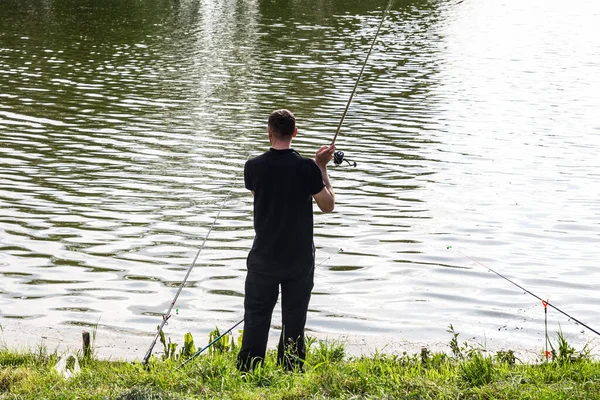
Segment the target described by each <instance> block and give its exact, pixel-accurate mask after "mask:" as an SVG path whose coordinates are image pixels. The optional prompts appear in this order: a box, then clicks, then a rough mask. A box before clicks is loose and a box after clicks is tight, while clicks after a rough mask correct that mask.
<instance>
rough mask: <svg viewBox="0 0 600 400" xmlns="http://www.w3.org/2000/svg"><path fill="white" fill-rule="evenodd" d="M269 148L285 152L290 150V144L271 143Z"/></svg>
mask: <svg viewBox="0 0 600 400" xmlns="http://www.w3.org/2000/svg"><path fill="white" fill-rule="evenodd" d="M271 148H273V149H275V150H287V149H291V148H292V142H274V143H271Z"/></svg>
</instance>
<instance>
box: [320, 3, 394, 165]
mask: <svg viewBox="0 0 600 400" xmlns="http://www.w3.org/2000/svg"><path fill="white" fill-rule="evenodd" d="M393 4H394V0H390V1H389V3H388V5H387V7H386V9H385V11H384V12H383V16H382V17H381V22H379V26H378V27H377V31H376V32H375V36H374V37H373V41H372V42H371V47H370V48H369V51H368V52H367V56H366V57H365V61H364V62H363V65H362V68H361V69H360V72H359V74H358V78H357V79H356V83H355V84H354V88H353V89H352V93H350V98H349V99H348V102H347V103H346V108H345V109H344V113H343V114H342V118H341V119H340V122H339V124H338V127H337V129H336V131H335V135H333V139H332V140H331V144H330V146H333V145H334V144H335V141H336V139H337V137H338V135H339V134H340V130H341V129H342V124H343V123H344V119H345V118H346V114H347V113H348V109H349V108H350V103H352V99H353V98H354V95H355V94H356V89H357V88H358V84H359V83H360V78H361V77H362V74H363V72H364V70H365V67H366V66H367V61H369V56H370V55H371V52H372V51H373V47H375V42H376V41H377V36H379V31H380V30H381V27H382V26H383V21H385V17H386V16H387V14H388V12H389V11H390V9H391V8H392V5H393ZM344 161H345V162H347V163H348V165H352V166H353V167H356V162H354V161H351V160H349V159H347V158H345V157H344V152H343V151H341V150H338V151H336V152H335V153H334V154H333V163H334V164H335V165H336V166H338V165H340V164H342V163H343V162H344Z"/></svg>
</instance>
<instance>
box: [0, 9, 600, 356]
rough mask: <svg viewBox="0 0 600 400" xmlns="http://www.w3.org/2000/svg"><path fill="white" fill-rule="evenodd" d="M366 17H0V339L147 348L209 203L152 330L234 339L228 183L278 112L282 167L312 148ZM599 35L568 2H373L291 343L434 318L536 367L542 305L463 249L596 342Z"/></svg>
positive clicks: (279, 12) (347, 87)
mask: <svg viewBox="0 0 600 400" xmlns="http://www.w3.org/2000/svg"><path fill="white" fill-rule="evenodd" d="M385 6H386V3H385V2H383V1H369V2H365V1H359V0H351V1H341V0H318V1H308V0H290V1H283V0H272V1H264V2H259V1H257V0H222V1H201V0H180V1H175V0H172V1H167V0H163V1H160V0H156V1H141V0H138V1H127V2H124V1H120V0H109V1H102V2H98V1H93V0H83V1H82V0H45V1H33V0H26V1H22V0H18V1H17V0H4V1H2V2H1V3H0V13H1V14H2V18H1V20H0V209H1V211H0V274H1V278H0V282H1V283H0V325H2V326H3V327H4V328H5V329H7V328H8V329H10V326H11V324H13V323H17V322H18V323H19V324H25V325H24V326H26V327H27V326H29V327H31V329H40V328H43V327H50V326H72V325H74V326H90V325H95V324H97V323H98V324H99V327H100V329H101V330H106V331H111V332H119V333H122V334H125V335H146V336H148V338H149V335H151V334H152V333H153V332H154V331H155V328H156V326H157V325H158V324H159V323H160V321H161V315H162V314H163V313H164V312H166V310H167V308H168V306H169V304H170V302H171V300H172V298H173V296H174V295H175V292H176V288H177V287H178V285H179V284H180V282H181V280H182V279H183V277H184V275H185V272H186V270H187V269H188V268H189V266H190V264H191V262H192V260H193V258H194V256H195V254H196V252H197V251H198V248H199V246H200V245H201V243H202V241H203V239H204V237H205V236H206V234H207V232H208V230H209V227H210V225H211V224H212V222H213V220H214V218H215V216H216V215H217V212H218V210H219V208H220V207H221V204H222V203H223V201H224V199H225V197H226V196H227V194H228V193H229V191H230V190H231V189H232V190H233V191H232V195H231V198H230V199H229V200H228V201H227V202H226V203H225V205H224V208H223V211H222V213H221V215H220V217H219V218H218V220H217V222H216V225H215V228H214V230H213V231H212V233H211V234H210V237H209V239H208V241H207V242H206V247H205V248H204V250H203V251H202V252H201V254H200V257H199V259H198V263H197V265H196V267H195V268H194V270H193V271H192V273H191V276H190V279H189V281H188V285H187V286H186V287H185V289H184V290H183V293H182V295H181V297H180V298H179V301H178V303H177V308H178V312H177V313H174V314H173V317H172V318H171V319H170V321H169V325H168V326H167V328H166V331H167V333H168V335H171V336H173V338H174V339H175V341H180V338H181V337H182V335H183V333H184V332H187V331H190V332H192V333H193V334H194V336H195V337H202V338H204V337H206V334H207V333H208V332H209V331H210V330H212V329H213V328H214V327H215V325H218V326H220V327H221V328H222V329H223V328H227V327H229V326H231V325H233V324H234V323H235V322H237V321H238V320H239V319H240V317H241V315H242V310H243V280H244V276H245V258H246V255H247V252H248V250H249V248H250V246H251V244H252V239H253V228H252V197H251V196H250V195H249V193H248V192H247V191H246V190H245V189H244V187H243V183H242V179H240V178H239V176H240V172H241V171H242V168H243V164H244V162H245V160H246V159H247V157H248V156H249V155H255V154H259V153H260V152H262V151H264V150H266V149H267V148H268V141H267V136H266V118H267V116H268V114H269V112H270V111H271V110H273V109H276V108H284V107H285V108H289V109H291V110H293V111H294V112H295V114H296V116H297V119H298V123H299V135H298V138H297V140H296V141H295V142H294V146H295V148H296V149H298V150H299V151H300V152H301V153H302V154H304V155H305V156H311V155H313V154H314V152H315V151H316V149H317V148H318V147H319V146H320V145H323V144H327V143H328V142H329V141H330V140H331V138H332V136H333V133H334V131H335V128H336V126H337V123H338V121H339V119H340V117H341V114H342V112H343V109H344V106H345V103H346V101H347V99H348V96H349V95H350V92H351V90H352V87H353V85H354V82H355V80H356V78H357V75H358V71H359V70H360V67H361V63H362V62H363V60H364V57H365V55H366V52H367V50H368V47H369V45H370V41H371V39H372V38H373V35H374V33H375V30H376V28H377V25H378V23H379V21H380V18H381V15H382V11H383V9H384V8H385ZM599 19H600V3H598V2H596V1H592V0H588V1H585V0H582V1H578V2H576V3H568V4H567V3H564V2H560V1H558V0H551V1H542V0H531V1H527V2H523V1H517V0H500V1H496V0H484V1H475V0H465V1H437V2H436V1H400V0H398V1H396V4H395V5H394V7H393V9H392V11H391V12H390V14H389V15H388V17H387V18H386V21H385V23H384V25H383V28H382V31H381V33H380V35H379V37H378V40H377V42H376V45H375V48H374V50H373V53H372V55H371V58H370V59H369V62H368V64H367V67H366V69H365V73H364V76H363V79H362V80H361V83H360V86H359V88H358V92H357V95H356V97H355V99H354V101H353V103H352V105H351V107H350V110H349V113H348V116H347V119H346V122H345V124H344V127H343V129H342V132H341V134H340V137H339V138H338V141H337V146H338V148H339V149H342V150H343V151H344V152H345V153H346V155H347V157H348V158H350V159H352V160H354V161H356V162H357V163H358V167H357V168H351V167H347V166H346V167H337V168H336V167H331V168H330V176H331V179H332V182H333V185H334V188H335V190H336V194H337V201H338V203H337V206H336V210H335V212H334V213H332V214H327V215H323V214H320V213H319V214H317V215H316V217H315V224H316V226H315V244H316V247H317V262H321V261H323V260H326V259H327V261H326V262H324V263H322V264H321V265H320V266H319V267H318V270H317V274H316V285H315V289H314V295H313V298H312V301H311V307H310V313H309V320H308V326H307V328H308V329H309V330H310V331H311V332H312V333H313V334H317V335H319V334H320V335H322V334H328V335H332V336H334V337H335V336H336V335H345V334H348V335H358V336H362V337H367V338H369V337H372V338H374V340H375V338H378V339H381V338H384V340H385V338H395V339H398V338H400V339H402V340H407V341H419V342H422V343H429V342H446V341H447V340H449V338H450V335H449V334H448V333H447V332H446V329H447V328H448V325H449V324H453V326H454V327H455V329H456V330H457V331H458V332H460V333H461V338H462V337H464V338H465V339H466V338H475V339H476V340H478V341H480V342H484V341H485V342H487V343H488V344H494V343H495V344H496V345H499V346H504V345H509V344H510V345H513V344H515V343H516V344H518V345H520V346H523V347H527V348H533V349H541V348H542V346H543V338H544V312H543V307H542V304H541V303H540V301H538V300H537V299H535V298H534V297H532V296H530V295H528V294H524V293H523V291H521V290H520V289H518V288H517V287H515V286H513V285H511V284H510V283H508V282H507V281H505V280H503V279H501V278H499V277H498V276H496V275H494V274H492V273H490V272H488V271H487V269H486V268H484V267H482V266H480V265H478V264H476V263H474V262H472V261H471V260H469V259H468V258H467V257H465V256H468V257H471V258H473V259H475V260H477V261H479V262H481V263H483V264H484V265H486V266H488V267H490V268H492V269H494V270H495V271H497V272H499V273H501V274H503V275H505V276H507V277H509V278H511V279H513V280H514V281H515V282H517V283H519V284H521V285H523V286H524V287H525V288H526V289H528V290H530V291H532V292H533V293H535V294H537V295H539V296H540V297H542V298H544V299H547V298H548V299H550V302H551V303H553V304H554V305H556V306H557V307H559V308H561V309H562V310H563V311H565V312H567V313H569V314H571V315H572V316H574V317H575V318H578V319H579V320H581V321H583V322H585V323H587V324H588V325H590V326H591V327H594V328H595V329H597V330H598V329H600V300H599V297H598V294H597V293H598V292H597V289H598V286H599V284H600V265H599V260H600V200H599V199H600V183H599V181H600V170H599V169H598V165H599V156H598V154H599V153H600V119H599V118H598V110H600V96H599V93H600V35H599V34H598V33H599V31H598V28H597V26H598V23H597V22H598V21H599ZM448 246H452V248H451V249H448V248H447V247H448ZM340 248H341V249H343V252H341V253H336V252H337V251H338V249H340ZM330 256H331V257H330ZM17 320H18V321H17ZM279 321H280V314H279V311H276V313H275V317H274V319H273V326H274V327H275V328H277V327H279V324H280V322H279ZM559 324H560V326H561V327H562V329H563V331H564V332H565V333H566V334H567V337H568V339H569V340H571V341H572V342H573V343H579V344H582V343H586V342H588V341H591V340H593V339H595V338H597V336H596V335H595V334H593V333H592V332H590V331H588V330H586V329H584V328H583V327H582V326H579V325H576V324H574V323H573V322H572V321H569V320H568V319H567V318H566V317H564V316H561V315H560V314H559V313H557V312H556V311H554V310H550V311H549V329H550V330H551V332H554V331H556V330H558V329H559ZM272 334H273V335H274V336H275V335H277V330H273V333H272ZM144 337H145V336H144ZM149 344H150V343H149V340H148V345H149ZM142 346H143V345H142ZM144 350H145V349H143V350H141V351H139V353H140V354H137V356H139V357H141V356H142V355H143V352H144Z"/></svg>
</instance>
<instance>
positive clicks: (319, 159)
mask: <svg viewBox="0 0 600 400" xmlns="http://www.w3.org/2000/svg"><path fill="white" fill-rule="evenodd" d="M334 152H335V144H332V145H330V146H321V148H320V149H319V150H317V154H316V155H315V162H316V163H317V165H318V166H319V167H320V168H327V164H328V163H329V161H331V159H332V158H333V153H334Z"/></svg>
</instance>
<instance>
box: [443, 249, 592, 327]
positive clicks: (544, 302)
mask: <svg viewBox="0 0 600 400" xmlns="http://www.w3.org/2000/svg"><path fill="white" fill-rule="evenodd" d="M447 249H452V246H448V247H447ZM453 250H454V251H456V252H457V253H458V254H460V255H461V256H463V257H465V258H467V259H469V260H471V261H473V262H474V263H476V264H479V265H481V266H482V267H483V268H486V269H487V270H488V271H490V272H493V273H494V274H496V275H498V276H499V277H500V278H502V279H504V280H506V281H508V282H510V283H512V284H513V285H515V286H516V287H518V288H519V289H521V290H523V291H524V292H525V293H528V294H530V295H532V296H533V297H535V298H536V299H538V300H540V301H541V302H542V304H543V305H544V308H546V307H552V308H553V309H555V310H556V311H558V312H559V313H561V314H563V315H564V316H566V317H567V318H569V319H572V320H573V321H575V322H576V323H578V324H579V325H581V326H584V327H586V328H587V329H589V330H590V331H592V332H594V333H595V334H596V335H598V336H600V332H598V331H597V330H595V329H594V328H591V327H590V326H589V325H587V324H584V323H583V322H581V321H580V320H578V319H577V318H575V317H573V316H571V315H569V314H567V313H566V312H564V311H563V310H561V309H560V308H558V307H556V306H555V305H554V304H551V303H550V302H549V301H548V300H544V299H542V298H541V297H540V296H538V295H537V294H535V293H532V292H530V291H529V290H527V289H525V288H524V287H523V286H521V285H519V284H518V283H516V282H514V281H513V280H511V279H509V278H507V277H506V276H504V275H502V274H500V273H498V272H496V271H494V270H493V269H491V268H490V267H488V266H486V265H484V264H482V263H480V262H479V261H477V260H475V259H473V258H471V257H469V256H468V255H466V254H463V253H462V252H461V251H459V250H456V249H453Z"/></svg>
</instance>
